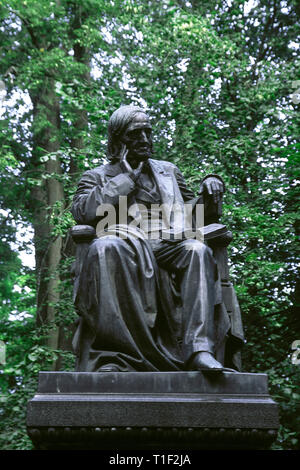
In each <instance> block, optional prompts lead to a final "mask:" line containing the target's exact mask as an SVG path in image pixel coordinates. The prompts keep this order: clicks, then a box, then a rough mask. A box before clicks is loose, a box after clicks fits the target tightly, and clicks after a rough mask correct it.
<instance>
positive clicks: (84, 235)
mask: <svg viewBox="0 0 300 470" xmlns="http://www.w3.org/2000/svg"><path fill="white" fill-rule="evenodd" d="M71 236H72V238H73V240H74V242H75V243H90V242H91V241H92V240H93V239H94V238H96V230H95V228H94V227H92V226H91V225H74V227H72V228H71Z"/></svg>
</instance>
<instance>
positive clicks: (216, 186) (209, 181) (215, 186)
mask: <svg viewBox="0 0 300 470" xmlns="http://www.w3.org/2000/svg"><path fill="white" fill-rule="evenodd" d="M202 187H203V189H204V190H206V191H207V192H208V194H209V195H211V196H212V197H213V201H214V203H215V204H218V203H219V202H221V201H222V197H223V194H224V184H223V183H222V181H221V180H220V179H218V178H215V177H214V176H209V177H208V178H206V179H205V180H204V181H203V182H202Z"/></svg>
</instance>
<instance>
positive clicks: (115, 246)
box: [89, 235, 125, 255]
mask: <svg viewBox="0 0 300 470" xmlns="http://www.w3.org/2000/svg"><path fill="white" fill-rule="evenodd" d="M124 244H125V242H124V240H122V239H121V238H119V237H116V236H115V235H107V236H105V237H101V238H97V239H96V240H94V241H93V243H92V244H91V245H90V248H89V253H90V254H91V255H93V254H95V253H103V252H106V251H108V252H112V251H114V250H119V249H120V248H122V247H123V246H124Z"/></svg>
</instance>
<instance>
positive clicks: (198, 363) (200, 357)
mask: <svg viewBox="0 0 300 470" xmlns="http://www.w3.org/2000/svg"><path fill="white" fill-rule="evenodd" d="M188 368H189V370H200V371H209V372H223V371H224V367H223V366H222V364H221V363H220V362H219V361H217V360H216V359H215V358H214V356H213V355H212V354H211V353H209V352H199V353H197V354H195V356H194V357H193V358H192V360H191V361H190V364H189V367H188Z"/></svg>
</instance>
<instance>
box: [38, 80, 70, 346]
mask: <svg viewBox="0 0 300 470" xmlns="http://www.w3.org/2000/svg"><path fill="white" fill-rule="evenodd" d="M31 99H32V102H33V106H34V121H33V164H34V167H35V175H36V178H37V179H38V185H37V186H35V187H34V188H33V190H32V200H33V204H34V216H33V217H34V220H33V226H34V242H35V249H36V271H37V324H38V325H44V324H48V325H51V329H50V334H49V337H48V341H47V343H48V345H49V346H50V347H51V348H53V349H57V347H58V328H57V326H56V325H55V309H56V307H55V305H56V304H57V303H58V301H59V291H58V284H59V272H58V268H59V262H60V259H61V248H62V239H61V236H55V237H53V236H52V235H51V232H52V230H53V226H52V225H51V221H50V217H51V212H52V210H53V206H54V204H56V203H57V202H59V204H60V210H63V206H64V190H63V185H62V183H61V181H59V180H58V178H57V177H59V175H61V171H62V170H61V164H60V161H59V157H58V155H57V153H56V154H54V153H55V152H57V150H58V149H59V146H60V136H59V128H60V116H59V101H58V98H57V96H56V94H55V90H54V80H53V79H51V78H47V79H46V80H45V82H44V85H43V87H42V88H41V89H40V90H39V93H37V94H35V95H33V94H32V95H31ZM49 154H50V155H49ZM41 157H44V159H45V160H46V161H45V162H44V163H43V162H41ZM42 160H43V158H42ZM43 176H45V177H46V179H42V177H43Z"/></svg>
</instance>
